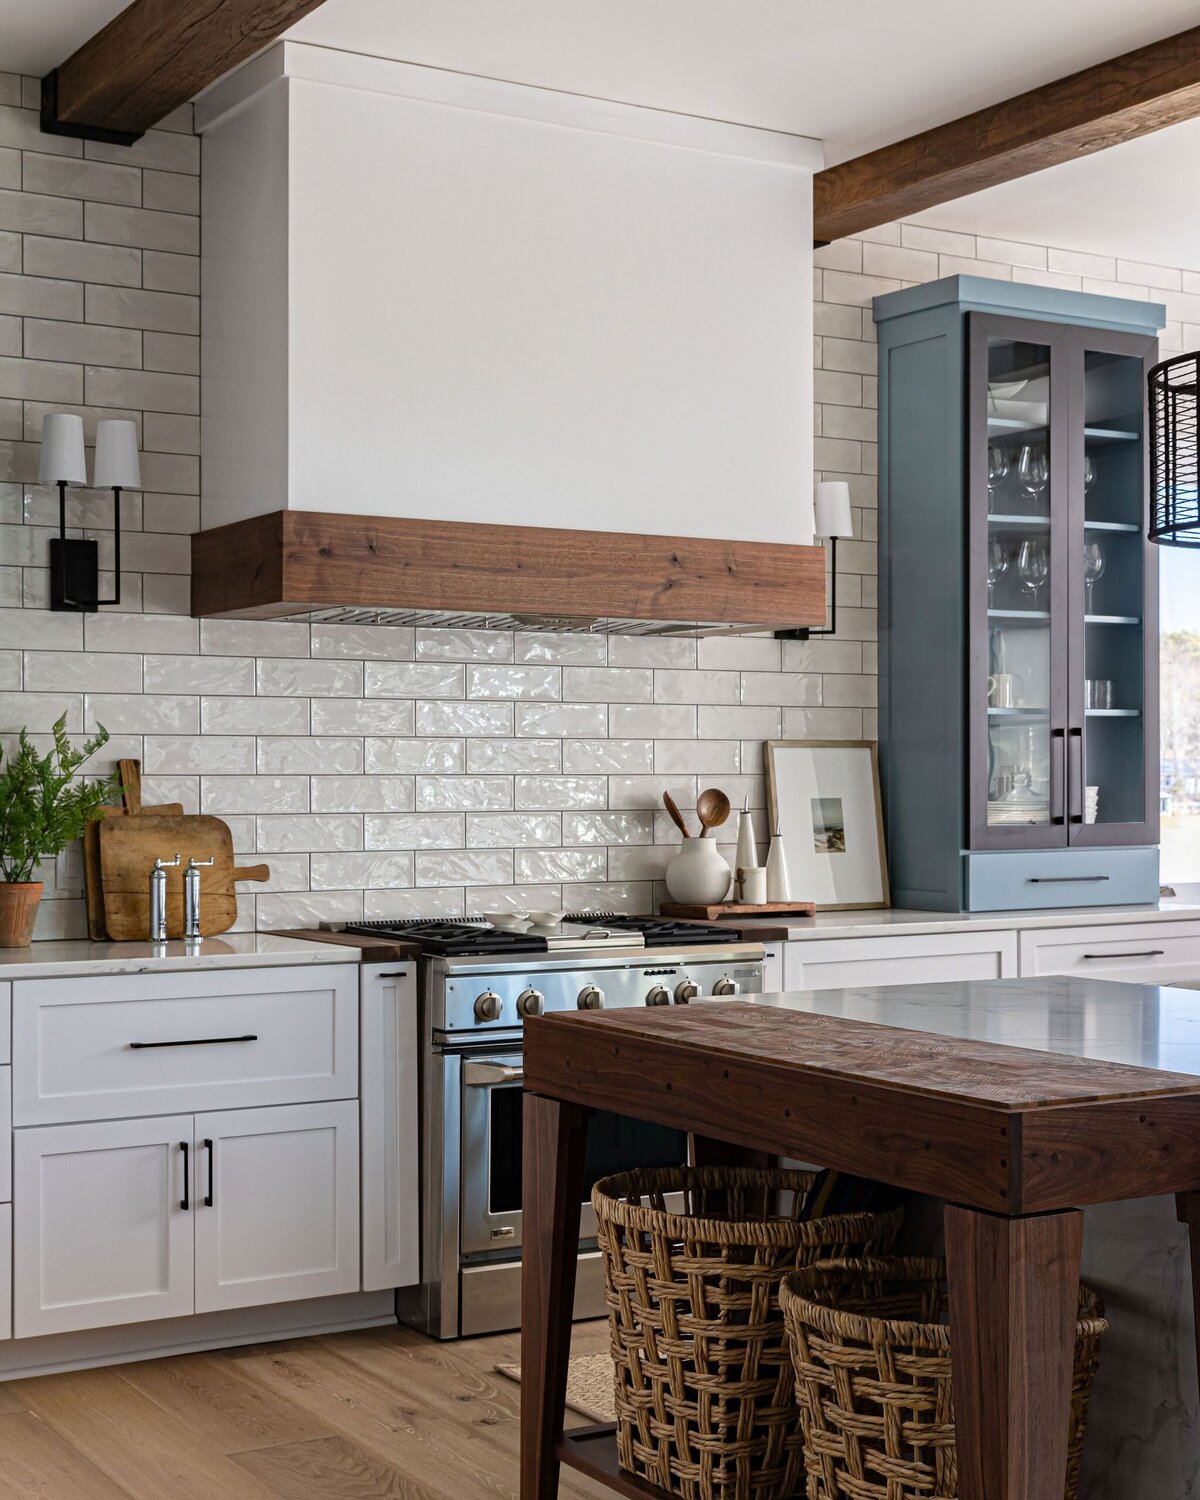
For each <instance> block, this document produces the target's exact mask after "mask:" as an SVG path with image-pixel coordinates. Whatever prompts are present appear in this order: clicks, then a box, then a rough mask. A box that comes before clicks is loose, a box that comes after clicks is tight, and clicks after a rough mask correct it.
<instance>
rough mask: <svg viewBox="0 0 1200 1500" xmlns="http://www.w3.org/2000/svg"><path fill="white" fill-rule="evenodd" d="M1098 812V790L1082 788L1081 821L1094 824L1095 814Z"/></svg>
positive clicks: (1095, 788) (1090, 787)
mask: <svg viewBox="0 0 1200 1500" xmlns="http://www.w3.org/2000/svg"><path fill="white" fill-rule="evenodd" d="M1099 811H1100V788H1099V787H1098V786H1089V787H1085V788H1084V797H1083V821H1084V822H1085V823H1094V822H1095V821H1096V814H1097V813H1098V812H1099Z"/></svg>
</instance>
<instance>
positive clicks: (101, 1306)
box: [13, 1115, 196, 1338]
mask: <svg viewBox="0 0 1200 1500" xmlns="http://www.w3.org/2000/svg"><path fill="white" fill-rule="evenodd" d="M192 1135H193V1131H192V1117H191V1116H190V1115H162V1116H153V1117H151V1118H149V1119H141V1120H106V1121H102V1122H100V1123H98V1124H87V1125H53V1126H40V1127H38V1128H37V1129H33V1130H19V1131H17V1132H16V1133H15V1151H14V1159H15V1171H14V1195H15V1201H16V1203H17V1205H18V1211H17V1214H16V1216H15V1223H14V1231H15V1232H14V1245H13V1332H14V1333H15V1335H16V1337H17V1338H30V1337H33V1336H35V1335H37V1334H44V1333H63V1332H66V1331H68V1330H71V1329H81V1328H103V1327H107V1326H109V1325H112V1324H116V1323H136V1322H140V1321H141V1320H143V1319H147V1318H173V1317H179V1316H181V1315H182V1314H185V1313H190V1312H192V1311H193V1302H194V1292H193V1251H192V1212H191V1209H192V1203H193V1201H194V1194H195V1187H196V1182H195V1161H194V1159H193V1151H192Z"/></svg>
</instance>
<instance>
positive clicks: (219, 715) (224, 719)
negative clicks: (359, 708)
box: [200, 697, 338, 735]
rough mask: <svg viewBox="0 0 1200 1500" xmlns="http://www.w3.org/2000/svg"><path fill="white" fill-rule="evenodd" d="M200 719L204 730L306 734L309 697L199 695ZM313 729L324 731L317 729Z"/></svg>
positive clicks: (235, 732) (334, 730)
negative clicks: (200, 696)
mask: <svg viewBox="0 0 1200 1500" xmlns="http://www.w3.org/2000/svg"><path fill="white" fill-rule="evenodd" d="M314 717H315V714H314ZM200 723H201V726H202V727H203V730H204V733H205V734H209V733H213V734H263V735H274V734H301V735H307V734H308V732H309V700H308V699H307V698H234V697H229V698H224V697H208V698H201V700H200ZM314 727H315V725H314ZM317 732H318V733H322V732H324V731H323V730H318V731H317ZM330 732H331V733H334V734H336V733H337V732H338V731H337V730H336V729H333V730H331V731H330Z"/></svg>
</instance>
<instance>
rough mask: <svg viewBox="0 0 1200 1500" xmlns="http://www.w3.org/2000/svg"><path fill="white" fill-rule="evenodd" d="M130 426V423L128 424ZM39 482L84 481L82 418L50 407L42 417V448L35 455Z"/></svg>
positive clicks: (85, 474)
mask: <svg viewBox="0 0 1200 1500" xmlns="http://www.w3.org/2000/svg"><path fill="white" fill-rule="evenodd" d="M130 425H131V426H132V423H131V424H130ZM38 482H39V483H40V484H86V483H87V463H86V461H85V459H84V456H83V418H82V417H77V416H74V415H73V414H72V413H71V412H66V411H52V412H47V414H46V415H45V416H44V417H43V418H42V449H41V453H40V454H39V456H38Z"/></svg>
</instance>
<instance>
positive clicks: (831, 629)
mask: <svg viewBox="0 0 1200 1500" xmlns="http://www.w3.org/2000/svg"><path fill="white" fill-rule="evenodd" d="M853 535H854V517H853V515H852V514H851V510H850V486H849V485H848V484H847V483H846V481H845V480H844V479H823V480H822V481H821V482H820V483H819V484H818V485H817V493H816V495H815V497H814V499H813V539H814V540H815V541H818V542H826V541H827V542H828V543H829V624H828V625H827V626H825V627H824V628H823V629H820V630H814V629H812V628H811V627H809V626H800V627H798V628H797V629H795V630H777V631H776V632H775V637H776V639H777V640H781V641H807V640H808V639H810V637H812V636H814V635H836V634H837V544H838V537H840V536H844V537H852V536H853Z"/></svg>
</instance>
